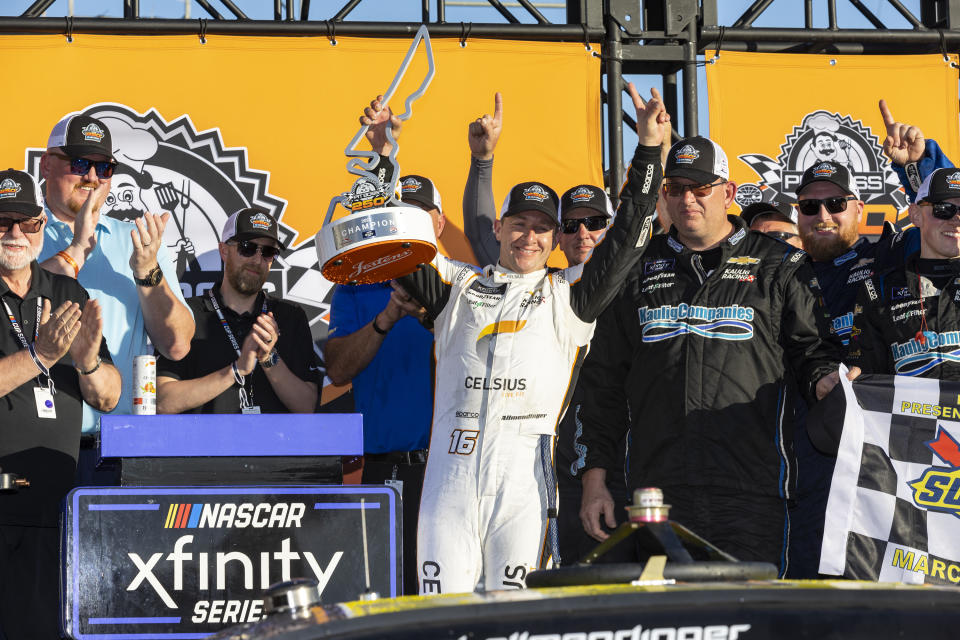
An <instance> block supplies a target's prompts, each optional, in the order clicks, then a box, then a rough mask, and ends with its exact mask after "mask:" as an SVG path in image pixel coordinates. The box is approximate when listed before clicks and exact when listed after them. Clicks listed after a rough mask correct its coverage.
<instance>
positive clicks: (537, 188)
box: [500, 182, 560, 224]
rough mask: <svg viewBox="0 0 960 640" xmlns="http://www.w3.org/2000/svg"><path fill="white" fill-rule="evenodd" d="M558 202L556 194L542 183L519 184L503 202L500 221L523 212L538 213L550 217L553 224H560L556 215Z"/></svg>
mask: <svg viewBox="0 0 960 640" xmlns="http://www.w3.org/2000/svg"><path fill="white" fill-rule="evenodd" d="M559 202H560V198H558V197H557V192H556V191H554V190H553V189H551V188H550V187H548V186H547V185H545V184H543V183H542V182H521V183H520V184H518V185H516V186H514V187H513V188H512V189H510V193H509V194H507V197H506V199H505V200H504V201H503V207H501V209H500V219H501V220H503V219H504V218H506V217H507V216H512V215H515V214H517V213H523V212H524V211H540V212H541V213H545V214H547V215H548V216H550V218H551V219H552V220H553V221H554V223H556V224H560V218H559V216H558V215H557V207H558V205H559Z"/></svg>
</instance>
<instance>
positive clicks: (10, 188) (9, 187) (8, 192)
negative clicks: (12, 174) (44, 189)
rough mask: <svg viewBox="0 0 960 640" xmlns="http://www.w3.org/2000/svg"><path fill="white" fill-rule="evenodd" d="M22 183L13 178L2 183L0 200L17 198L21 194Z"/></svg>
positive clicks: (0, 183) (0, 185)
mask: <svg viewBox="0 0 960 640" xmlns="http://www.w3.org/2000/svg"><path fill="white" fill-rule="evenodd" d="M20 189H21V187H20V183H19V182H17V181H16V180H14V179H13V178H7V179H5V180H4V181H3V182H0V198H16V197H17V194H18V193H20Z"/></svg>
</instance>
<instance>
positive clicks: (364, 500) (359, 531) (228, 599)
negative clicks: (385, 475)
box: [63, 486, 401, 640]
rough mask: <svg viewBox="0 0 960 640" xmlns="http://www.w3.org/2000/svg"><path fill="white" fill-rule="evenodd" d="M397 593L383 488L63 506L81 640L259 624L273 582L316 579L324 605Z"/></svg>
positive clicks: (104, 496) (73, 627)
mask: <svg viewBox="0 0 960 640" xmlns="http://www.w3.org/2000/svg"><path fill="white" fill-rule="evenodd" d="M362 518H365V519H366V527H365V528H366V537H367V553H368V556H369V563H370V582H371V585H370V586H371V589H373V590H374V591H376V592H378V593H380V594H381V595H383V596H396V595H398V586H399V584H400V566H401V557H400V549H401V545H400V527H401V522H400V516H399V500H398V497H397V494H396V492H395V491H394V490H393V489H392V488H390V487H379V486H378V487H339V486H337V487H269V488H268V487H245V488H223V487H210V488H184V487H175V488H169V489H159V488H154V489H139V488H109V489H106V488H101V489H94V488H91V489H76V490H74V491H73V492H71V493H70V495H69V496H68V498H67V509H66V517H65V520H64V522H65V535H64V545H65V548H64V558H65V562H64V563H63V565H64V576H63V584H64V585H65V586H66V594H65V595H66V597H65V598H64V629H65V630H66V631H67V634H68V635H69V636H70V637H72V638H76V639H77V640H84V639H87V638H112V639H114V638H115V639H117V640H120V639H122V638H141V639H147V638H184V639H188V638H203V637H205V636H207V635H210V634H211V633H213V632H215V631H217V630H218V629H221V628H224V627H227V626H230V625H233V624H237V623H241V622H251V621H257V620H259V619H261V618H262V617H263V599H262V597H261V595H262V593H263V592H264V591H265V590H266V589H267V587H269V586H270V585H271V584H274V583H276V582H280V581H285V580H290V579H293V578H313V579H315V580H317V582H318V583H319V585H320V592H321V597H322V601H323V602H338V601H344V600H353V599H355V598H356V597H357V596H358V595H359V594H360V593H362V592H363V591H364V589H365V579H364V549H363V530H364V526H363V523H362Z"/></svg>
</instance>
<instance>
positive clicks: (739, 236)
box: [727, 229, 747, 245]
mask: <svg viewBox="0 0 960 640" xmlns="http://www.w3.org/2000/svg"><path fill="white" fill-rule="evenodd" d="M746 237H747V230H746V229H740V231H737V232H736V233H735V234H733V235H732V236H730V239H729V240H727V242H729V243H730V244H731V245H737V244H740V241H741V240H743V239H744V238H746Z"/></svg>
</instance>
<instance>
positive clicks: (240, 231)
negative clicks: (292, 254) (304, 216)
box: [220, 207, 286, 249]
mask: <svg viewBox="0 0 960 640" xmlns="http://www.w3.org/2000/svg"><path fill="white" fill-rule="evenodd" d="M253 238H270V239H271V240H274V241H275V242H276V243H277V245H278V246H279V247H280V248H281V249H286V247H285V246H284V245H283V243H282V242H280V235H279V226H278V225H277V221H276V220H274V219H273V216H271V215H270V214H269V213H267V212H266V211H265V210H263V209H259V208H257V207H249V208H247V209H240V210H239V211H236V212H234V213H233V215H231V216H230V217H229V218H227V223H226V224H225V225H223V233H222V234H220V241H221V242H228V241H230V240H251V239H253Z"/></svg>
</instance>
